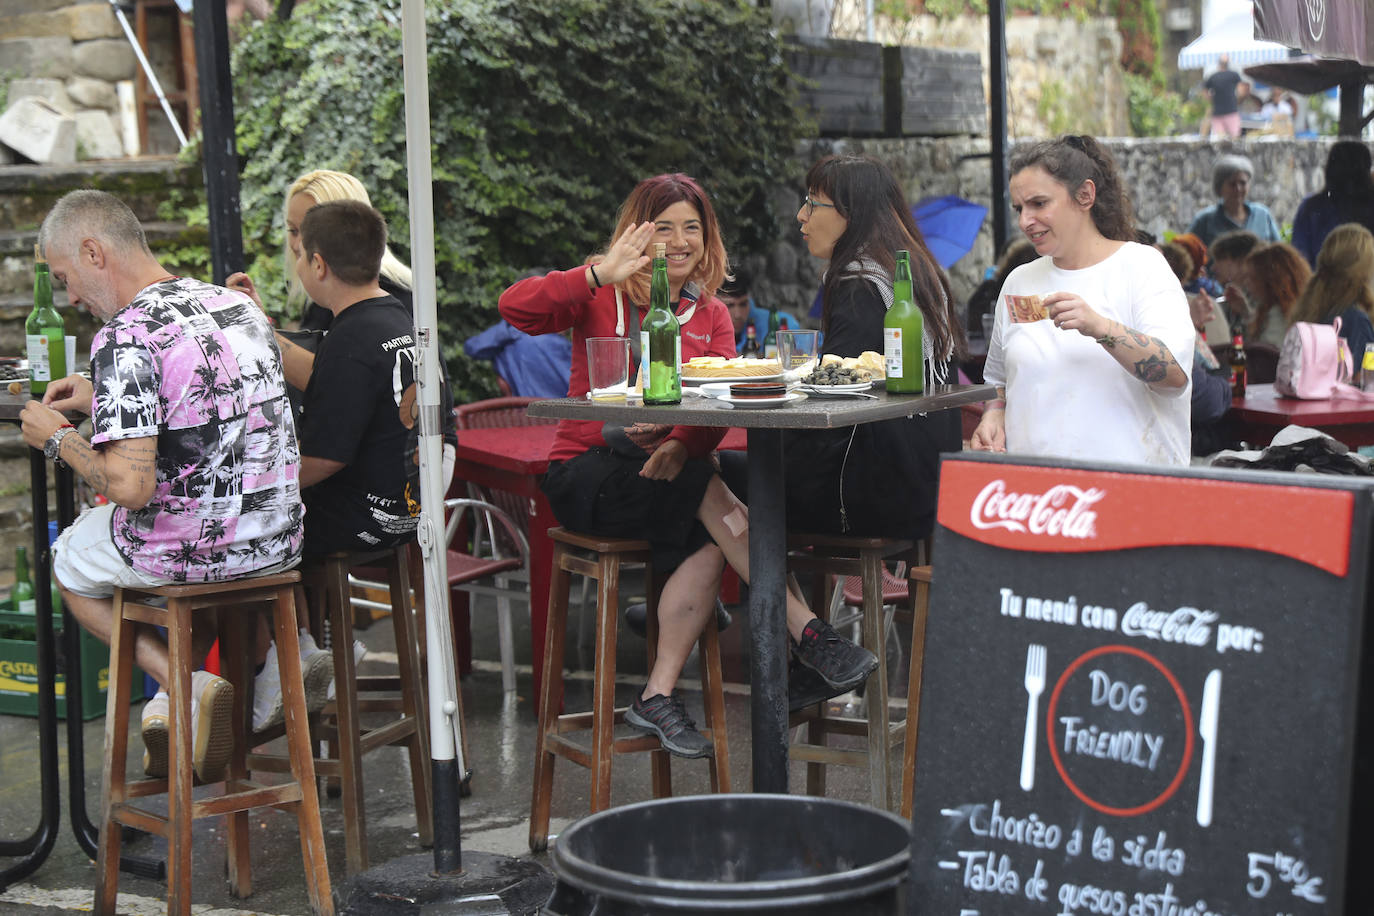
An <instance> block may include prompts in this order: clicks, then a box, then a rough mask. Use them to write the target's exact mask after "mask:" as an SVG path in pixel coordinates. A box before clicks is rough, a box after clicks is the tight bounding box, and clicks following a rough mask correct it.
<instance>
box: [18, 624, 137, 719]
mask: <svg viewBox="0 0 1374 916" xmlns="http://www.w3.org/2000/svg"><path fill="white" fill-rule="evenodd" d="M33 625H34V618H33V615H31V614H16V613H14V612H11V611H3V612H0V714H8V715H16V716H36V715H38V645H37V643H35V642H34V641H33V639H31V638H30V639H22V638H14V637H15V636H16V634H17V633H18V632H19V631H21V630H28V631H30V632H31V631H32V629H33ZM72 625H73V626H77V624H76V623H75V622H73V624H72ZM61 631H62V615H61V614H54V615H53V632H54V634H55V635H56V637H57V715H58V717H59V718H64V719H65V718H66V716H67V676H66V670H67V665H66V659H65V652H66V643H65V640H64V639H63V638H62V635H61ZM109 684H110V647H109V646H107V645H105V644H104V643H103V642H101V641H100V640H99V639H96V638H95V637H94V636H92V635H91V634H90V633H87V632H86V631H85V630H82V631H81V713H82V718H83V719H94V718H95V717H97V716H102V715H104V714H105V694H106V691H107V689H108V688H109ZM143 696H144V692H143V677H142V674H141V672H138V671H137V670H136V671H135V675H134V678H133V682H132V685H131V686H130V700H131V701H132V700H141V699H143Z"/></svg>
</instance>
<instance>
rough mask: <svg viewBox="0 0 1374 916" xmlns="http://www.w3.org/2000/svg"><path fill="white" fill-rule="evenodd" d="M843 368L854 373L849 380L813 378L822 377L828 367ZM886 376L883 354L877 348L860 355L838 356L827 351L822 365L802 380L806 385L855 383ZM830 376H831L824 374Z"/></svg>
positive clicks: (822, 358)
mask: <svg viewBox="0 0 1374 916" xmlns="http://www.w3.org/2000/svg"><path fill="white" fill-rule="evenodd" d="M832 368H833V369H843V370H846V371H847V372H848V373H850V374H851V375H852V377H849V378H848V380H847V381H822V382H813V381H811V379H812V378H813V377H814V378H820V377H823V376H824V373H825V371H826V370H828V369H832ZM884 376H885V372H884V366H883V355H882V354H881V353H878V352H877V351H875V350H865V351H863V352H862V353H860V354H859V355H858V356H845V357H840V356H836V355H835V354H834V353H827V354H825V355H824V356H822V357H821V365H820V367H819V368H818V369H816V370H815V371H814V372H812V373H811V375H810V376H808V377H807V378H805V379H803V380H802V383H803V384H806V385H855V384H858V383H860V382H867V381H872V380H873V379H875V378H883V377H884ZM824 377H827V378H828V377H829V376H824Z"/></svg>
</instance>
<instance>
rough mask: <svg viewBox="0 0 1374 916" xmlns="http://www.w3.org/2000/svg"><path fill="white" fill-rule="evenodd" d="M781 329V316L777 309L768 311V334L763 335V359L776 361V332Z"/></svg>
mask: <svg viewBox="0 0 1374 916" xmlns="http://www.w3.org/2000/svg"><path fill="white" fill-rule="evenodd" d="M781 327H782V314H781V313H780V312H778V310H777V308H775V307H774V308H769V309H768V333H767V334H765V335H763V358H764V359H776V358H777V355H778V331H779V330H780V329H781Z"/></svg>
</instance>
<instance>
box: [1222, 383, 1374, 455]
mask: <svg viewBox="0 0 1374 916" xmlns="http://www.w3.org/2000/svg"><path fill="white" fill-rule="evenodd" d="M1227 416H1228V417H1229V418H1230V419H1231V422H1232V424H1233V431H1234V434H1235V436H1236V438H1238V439H1243V440H1244V441H1246V442H1248V443H1250V444H1251V445H1253V446H1255V447H1257V448H1263V447H1264V446H1266V445H1268V444H1269V443H1270V441H1271V440H1272V439H1273V438H1274V434H1275V433H1277V432H1278V431H1279V430H1281V429H1283V428H1284V427H1285V426H1288V425H1290V424H1297V425H1298V426H1308V427H1311V428H1313V429H1319V430H1321V431H1322V432H1324V433H1326V434H1328V435H1329V436H1331V437H1332V438H1334V439H1336V440H1337V441H1340V442H1344V443H1345V444H1346V445H1348V446H1350V447H1351V448H1357V447H1359V446H1361V445H1374V400H1362V399H1359V398H1345V397H1334V398H1327V399H1324V400H1320V401H1308V400H1300V399H1298V398H1286V397H1282V396H1281V395H1279V394H1278V393H1276V392H1275V391H1274V386H1273V385H1250V386H1249V387H1248V388H1246V391H1245V397H1243V398H1235V399H1233V400H1232V401H1231V409H1230V411H1229V412H1228V413H1227Z"/></svg>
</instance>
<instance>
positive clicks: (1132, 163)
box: [746, 137, 1333, 314]
mask: <svg viewBox="0 0 1374 916" xmlns="http://www.w3.org/2000/svg"><path fill="white" fill-rule="evenodd" d="M1024 142H1030V141H1024ZM1105 142H1107V144H1108V146H1109V147H1110V148H1111V149H1112V151H1113V154H1114V155H1115V156H1116V157H1117V161H1118V164H1119V166H1120V167H1121V170H1122V173H1123V175H1124V176H1125V181H1126V186H1127V187H1128V188H1129V189H1130V191H1131V194H1132V197H1133V200H1134V203H1135V209H1136V222H1137V224H1138V225H1139V226H1140V227H1141V228H1142V229H1146V230H1148V231H1150V232H1152V233H1154V234H1155V235H1156V236H1160V237H1162V236H1163V235H1164V233H1165V232H1166V231H1171V232H1184V231H1186V230H1187V229H1188V226H1189V224H1190V223H1191V222H1192V220H1193V217H1194V215H1195V214H1196V213H1197V211H1198V210H1200V209H1202V208H1203V207H1207V206H1210V205H1211V204H1213V203H1215V202H1216V198H1215V196H1214V195H1213V193H1212V163H1213V162H1214V161H1215V159H1216V157H1217V156H1218V155H1220V154H1221V153H1224V152H1239V153H1243V154H1244V155H1246V156H1249V157H1250V159H1251V160H1252V161H1253V162H1254V164H1255V175H1254V177H1253V180H1252V182H1251V185H1250V199H1251V200H1254V201H1258V202H1259V203H1262V204H1264V205H1265V206H1267V207H1269V208H1270V209H1271V210H1272V211H1273V213H1274V218H1275V219H1276V220H1277V221H1278V222H1279V224H1280V225H1286V224H1290V223H1292V221H1293V214H1294V213H1295V212H1296V211H1297V208H1298V204H1299V203H1300V202H1301V201H1302V199H1303V198H1304V197H1306V196H1307V195H1309V194H1311V193H1312V192H1313V191H1315V190H1317V189H1318V188H1319V187H1321V184H1322V169H1323V166H1324V165H1325V163H1326V154H1327V150H1328V149H1329V148H1330V145H1331V143H1332V142H1333V140H1332V139H1322V140H1295V139H1291V138H1285V139H1280V138H1274V137H1266V138H1263V139H1257V140H1242V141H1232V142H1218V143H1211V142H1208V141H1205V140H1170V139H1162V140H1161V139H1136V138H1126V139H1112V140H1107V141H1105ZM1011 147H1012V149H1013V150H1014V149H1015V147H1016V143H1012V144H1011ZM990 149H991V146H990V143H989V142H988V141H987V140H986V139H983V138H948V139H926V138H906V139H892V140H887V139H873V140H868V139H865V140H821V141H816V142H813V143H809V144H806V145H805V146H804V147H803V148H801V149H799V150H798V153H797V155H798V159H799V160H800V162H801V167H802V171H803V173H804V172H805V169H806V168H807V167H809V166H810V165H811V163H813V162H815V161H816V160H817V159H819V158H820V157H821V156H823V155H826V154H828V153H832V152H851V153H866V154H869V155H873V156H877V157H878V158H880V159H882V160H883V161H884V162H886V163H887V164H888V166H889V167H890V168H891V169H892V170H893V172H894V173H895V174H896V176H897V178H898V180H899V181H900V182H901V183H902V185H903V187H904V188H905V190H906V195H907V199H908V200H909V201H910V202H911V203H913V204H915V203H916V202H917V201H919V200H921V199H923V198H926V197H938V196H941V195H945V194H956V195H958V196H960V197H963V198H965V199H967V200H972V201H975V202H977V203H981V204H983V205H984V206H987V207H991V205H992V194H991V164H990V161H989V153H990ZM775 193H776V195H777V196H776V198H775V201H776V204H777V206H778V208H779V212H782V213H787V214H794V213H796V211H797V209H798V207H800V205H801V200H802V197H803V196H804V194H805V189H804V188H802V187H800V186H798V187H795V188H779V189H778V190H777V191H776V192H775ZM1007 226H1008V238H1009V239H1014V238H1017V237H1019V236H1020V233H1019V232H1018V231H1017V229H1016V221H1015V215H1014V214H1011V215H1010V216H1009V217H1008V223H1007ZM995 260H996V258H995V255H994V252H993V244H992V217H991V214H989V216H988V218H987V220H986V221H985V222H984V224H983V229H982V231H981V233H980V234H979V236H978V240H977V242H976V243H975V245H974V247H973V250H972V252H970V253H969V254H968V255H966V256H965V257H964V258H962V259H961V260H960V261H958V262H957V263H955V265H954V266H953V268H951V270H950V271H949V275H950V283H951V285H952V286H953V289H954V297H955V301H956V302H958V303H960V305H961V307H962V303H963V302H964V301H965V300H966V299H967V298H968V296H969V294H970V293H971V292H973V290H974V288H975V287H976V286H977V285H978V283H979V282H981V280H982V278H983V271H984V270H985V269H986V268H987V267H988V266H989V265H990V264H992V263H993V262H994V261H995ZM746 266H747V267H748V268H749V269H750V271H751V272H752V274H753V276H754V278H755V279H754V286H755V290H754V295H755V298H756V300H757V301H758V302H759V303H760V304H764V305H772V304H777V305H779V306H780V307H782V308H784V309H786V310H788V311H795V312H796V313H798V314H805V313H806V311H807V310H808V309H809V308H810V306H811V302H812V300H813V299H814V297H815V294H816V290H817V289H818V287H819V285H820V271H821V269H822V268H823V266H824V265H823V264H822V263H821V262H820V261H817V260H816V259H815V258H813V257H811V255H810V254H809V253H808V252H807V250H806V246H805V245H804V244H803V243H802V239H801V234H800V232H799V229H798V224H797V223H796V222H795V220H791V221H787V222H786V223H785V225H783V226H782V227H781V228H780V231H779V236H778V239H777V242H776V244H775V245H774V246H773V248H772V250H770V251H769V252H768V253H767V254H766V255H762V256H756V257H752V258H749V259H747V261H746Z"/></svg>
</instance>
